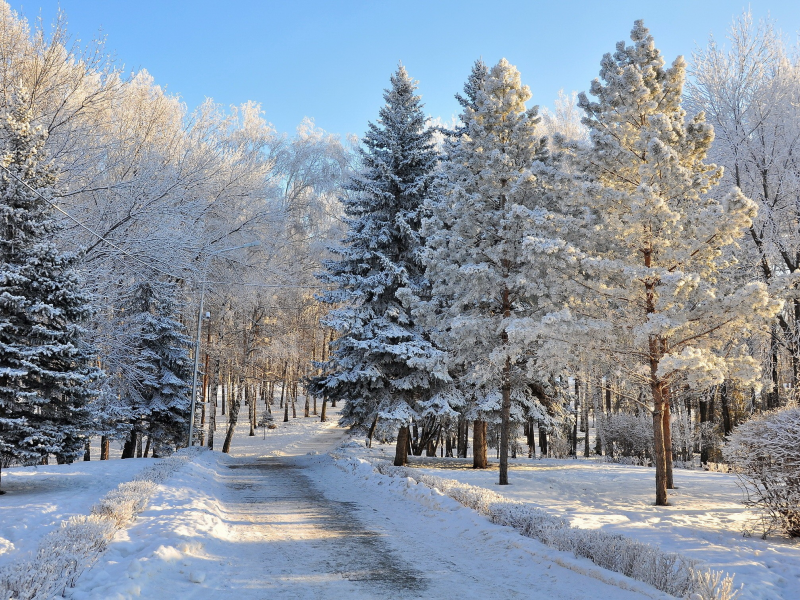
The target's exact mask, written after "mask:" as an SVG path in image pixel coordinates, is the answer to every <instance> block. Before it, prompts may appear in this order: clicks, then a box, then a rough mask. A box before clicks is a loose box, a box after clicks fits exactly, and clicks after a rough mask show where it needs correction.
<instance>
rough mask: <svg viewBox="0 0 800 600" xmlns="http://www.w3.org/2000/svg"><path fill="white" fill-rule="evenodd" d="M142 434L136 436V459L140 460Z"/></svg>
mask: <svg viewBox="0 0 800 600" xmlns="http://www.w3.org/2000/svg"><path fill="white" fill-rule="evenodd" d="M142 437H143V436H142V434H141V433H139V434H138V435H137V436H136V458H142Z"/></svg>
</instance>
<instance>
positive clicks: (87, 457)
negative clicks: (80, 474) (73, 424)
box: [83, 439, 92, 462]
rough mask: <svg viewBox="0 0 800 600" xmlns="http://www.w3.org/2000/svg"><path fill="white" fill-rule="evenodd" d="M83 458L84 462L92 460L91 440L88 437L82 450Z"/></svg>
mask: <svg viewBox="0 0 800 600" xmlns="http://www.w3.org/2000/svg"><path fill="white" fill-rule="evenodd" d="M83 460H84V461H86V462H89V461H90V460H92V442H91V441H90V440H88V439H87V440H86V446H85V447H84V451H83Z"/></svg>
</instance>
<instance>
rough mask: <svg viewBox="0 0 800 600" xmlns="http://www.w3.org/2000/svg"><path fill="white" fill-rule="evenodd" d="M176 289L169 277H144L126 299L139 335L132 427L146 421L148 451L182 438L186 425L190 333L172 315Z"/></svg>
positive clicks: (137, 429)
mask: <svg viewBox="0 0 800 600" xmlns="http://www.w3.org/2000/svg"><path fill="white" fill-rule="evenodd" d="M176 291H177V290H176V286H175V285H174V284H172V283H167V282H159V281H145V282H141V283H139V284H138V285H137V286H136V288H135V291H134V294H133V298H132V302H131V309H132V311H134V316H133V318H132V320H131V324H132V326H133V327H134V328H135V329H136V330H137V331H138V332H139V336H140V340H141V341H140V343H141V349H140V353H139V358H138V360H137V364H136V366H137V367H138V368H139V369H140V371H141V372H142V373H143V378H142V381H141V389H140V390H139V397H140V399H141V400H140V405H139V406H138V407H137V408H138V410H135V411H134V413H135V414H136V416H137V417H138V419H137V421H135V424H134V433H135V434H137V435H141V433H142V432H144V430H145V424H146V430H147V432H148V433H149V435H150V438H151V440H152V442H153V455H154V456H159V455H163V454H165V453H169V452H171V451H172V449H174V448H175V447H176V446H179V445H180V444H181V443H183V442H185V440H186V438H187V436H188V430H189V412H190V410H189V407H190V403H191V400H190V396H191V378H192V368H193V364H192V361H191V360H190V358H189V348H190V347H191V339H190V338H189V337H188V336H186V335H185V334H184V333H183V331H184V329H185V328H184V326H183V325H182V324H181V323H180V322H179V321H178V320H177V319H176V318H175V317H176V316H177V315H178V305H177V302H176V300H175V294H176Z"/></svg>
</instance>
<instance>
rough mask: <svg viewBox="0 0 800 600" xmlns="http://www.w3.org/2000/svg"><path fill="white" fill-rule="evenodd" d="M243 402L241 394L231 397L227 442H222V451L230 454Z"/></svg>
mask: <svg viewBox="0 0 800 600" xmlns="http://www.w3.org/2000/svg"><path fill="white" fill-rule="evenodd" d="M240 393H241V392H240ZM241 404H242V399H241V397H240V395H239V394H234V397H233V398H232V399H229V403H228V431H227V432H226V433H225V442H224V443H223V444H222V451H223V452H224V453H225V454H228V453H229V452H230V451H231V442H232V441H233V432H234V431H235V430H236V422H237V421H238V420H239V409H240V408H241Z"/></svg>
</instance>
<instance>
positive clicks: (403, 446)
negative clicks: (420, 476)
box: [323, 405, 408, 467]
mask: <svg viewBox="0 0 800 600" xmlns="http://www.w3.org/2000/svg"><path fill="white" fill-rule="evenodd" d="M323 406H324V405H323ZM407 463H408V425H403V426H402V427H401V428H400V431H398V432H397V445H396V447H395V451H394V466H395V467H405V466H406V464H407Z"/></svg>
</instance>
